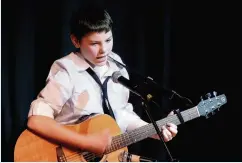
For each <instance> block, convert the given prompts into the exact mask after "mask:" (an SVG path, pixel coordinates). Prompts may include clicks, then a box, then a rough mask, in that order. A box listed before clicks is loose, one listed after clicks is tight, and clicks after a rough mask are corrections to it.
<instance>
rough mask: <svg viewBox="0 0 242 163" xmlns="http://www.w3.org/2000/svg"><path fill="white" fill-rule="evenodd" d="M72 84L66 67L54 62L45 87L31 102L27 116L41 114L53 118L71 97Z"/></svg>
mask: <svg viewBox="0 0 242 163" xmlns="http://www.w3.org/2000/svg"><path fill="white" fill-rule="evenodd" d="M72 90H73V84H72V81H71V78H70V76H69V74H68V72H67V71H66V69H65V68H64V67H63V65H61V64H60V63H57V62H55V63H54V64H53V65H52V67H51V69H50V72H49V75H48V77H47V80H46V85H45V87H44V88H43V89H42V90H41V91H40V93H39V94H38V96H37V98H36V99H35V100H34V101H33V102H32V103H31V106H30V110H29V114H28V117H30V116H32V115H43V116H47V117H50V118H55V116H56V115H57V114H59V113H60V112H61V109H62V107H63V105H64V104H65V103H66V101H67V100H68V99H69V98H70V97H71V95H72Z"/></svg>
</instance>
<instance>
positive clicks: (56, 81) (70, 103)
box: [28, 52, 147, 132]
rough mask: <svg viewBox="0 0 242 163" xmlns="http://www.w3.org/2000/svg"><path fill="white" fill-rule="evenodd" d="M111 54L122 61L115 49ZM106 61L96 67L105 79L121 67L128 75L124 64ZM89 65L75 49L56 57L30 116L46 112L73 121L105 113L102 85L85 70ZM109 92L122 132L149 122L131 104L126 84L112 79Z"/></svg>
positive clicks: (123, 72)
mask: <svg viewBox="0 0 242 163" xmlns="http://www.w3.org/2000/svg"><path fill="white" fill-rule="evenodd" d="M110 56H111V57H112V58H113V59H115V60H117V61H119V62H121V63H123V62H122V60H121V58H120V57H119V56H118V55H117V54H115V53H113V52H112V53H111V54H110ZM107 63H108V65H105V66H102V67H97V66H96V67H95V68H93V70H94V71H95V73H96V74H97V75H98V77H99V78H100V80H101V82H102V83H103V81H104V80H105V79H106V78H107V77H108V76H112V74H113V72H115V71H120V72H121V74H122V75H123V76H124V77H126V78H129V75H128V73H127V71H126V69H125V68H121V69H120V68H119V67H118V66H117V65H116V64H115V63H114V62H112V61H111V60H110V61H109V60H108V62H107ZM89 67H90V65H89V64H88V63H87V62H86V61H85V59H84V58H83V57H82V55H81V54H80V53H73V52H72V53H70V54H69V55H67V56H65V57H63V58H61V59H58V60H56V61H55V62H54V63H53V65H52V66H51V69H50V72H49V75H48V77H47V80H46V86H45V87H44V88H43V89H42V91H41V92H40V93H39V95H38V96H37V98H36V99H35V100H34V101H33V102H32V103H31V107H30V111H29V114H28V116H32V115H43V116H48V117H50V118H53V119H55V120H56V121H57V122H58V123H60V124H73V123H76V122H78V120H79V119H80V118H81V117H82V116H83V115H90V114H91V113H97V114H103V113H104V112H103V108H102V96H101V94H102V92H101V88H100V86H99V85H98V83H96V81H95V80H94V79H93V78H92V76H90V75H89V74H88V73H87V72H86V69H87V68H89ZM107 92H108V99H109V102H110V105H111V107H112V109H113V112H114V115H115V118H116V122H117V124H118V125H119V127H120V129H121V131H122V132H125V131H127V130H133V129H135V128H137V127H140V126H143V125H145V124H147V123H146V122H144V121H143V120H141V119H140V117H139V116H138V115H137V114H136V113H135V112H134V111H133V106H132V104H130V103H128V99H129V90H128V89H127V88H125V87H124V86H122V85H121V84H118V83H114V82H113V81H112V79H110V80H109V81H108V85H107Z"/></svg>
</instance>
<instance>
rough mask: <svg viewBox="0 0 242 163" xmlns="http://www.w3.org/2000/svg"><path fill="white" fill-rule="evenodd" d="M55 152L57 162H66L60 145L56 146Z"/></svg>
mask: <svg viewBox="0 0 242 163" xmlns="http://www.w3.org/2000/svg"><path fill="white" fill-rule="evenodd" d="M56 154H57V155H56V156H57V160H58V162H67V161H66V156H65V154H64V152H63V150H62V147H61V146H58V147H56Z"/></svg>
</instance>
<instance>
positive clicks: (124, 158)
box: [118, 151, 157, 162]
mask: <svg viewBox="0 0 242 163" xmlns="http://www.w3.org/2000/svg"><path fill="white" fill-rule="evenodd" d="M118 159H119V161H120V162H157V160H156V159H152V158H148V157H143V156H138V155H133V154H130V153H128V152H126V151H123V152H122V153H120V154H119V156H118Z"/></svg>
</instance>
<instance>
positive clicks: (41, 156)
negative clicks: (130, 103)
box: [14, 115, 128, 162]
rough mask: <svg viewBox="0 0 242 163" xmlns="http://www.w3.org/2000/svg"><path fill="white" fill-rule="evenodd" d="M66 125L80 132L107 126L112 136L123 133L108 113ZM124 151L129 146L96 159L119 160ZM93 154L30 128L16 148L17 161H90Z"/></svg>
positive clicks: (85, 132) (101, 128)
mask: <svg viewBox="0 0 242 163" xmlns="http://www.w3.org/2000/svg"><path fill="white" fill-rule="evenodd" d="M65 127H67V128H68V129H70V130H73V131H76V132H78V133H80V134H88V133H98V132H101V131H102V130H104V129H106V128H109V129H110V133H111V135H112V136H116V135H119V134H121V130H120V128H119V126H118V125H117V123H116V122H115V120H114V119H113V118H111V117H110V116H108V115H97V116H95V117H92V118H89V119H87V120H86V121H84V122H82V123H80V124H76V125H65ZM123 151H128V148H127V147H124V148H121V149H119V150H116V151H114V152H111V153H109V154H107V155H104V156H103V157H102V158H100V160H94V161H95V162H97V161H100V162H103V161H105V162H106V161H108V162H119V159H118V157H119V155H120V154H121V153H122V152H123ZM92 156H94V155H93V154H92V153H88V152H84V151H83V152H82V151H77V149H72V148H69V147H64V146H60V144H57V143H54V142H53V141H51V140H48V139H45V138H43V137H41V136H39V135H37V134H35V133H33V132H31V131H30V130H28V129H26V130H24V131H23V132H22V133H21V135H20V136H19V138H18V140H17V142H16V145H15V149H14V161H15V162H29V161H30V162H58V161H67V162H75V161H79V162H86V161H87V162H89V161H91V160H90V157H92Z"/></svg>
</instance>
